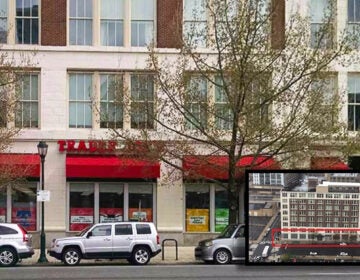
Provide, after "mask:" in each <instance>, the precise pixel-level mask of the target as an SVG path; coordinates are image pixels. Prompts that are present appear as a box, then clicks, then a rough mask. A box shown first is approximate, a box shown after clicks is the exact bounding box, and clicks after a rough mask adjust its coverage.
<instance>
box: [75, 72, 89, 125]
mask: <svg viewBox="0 0 360 280" xmlns="http://www.w3.org/2000/svg"><path fill="white" fill-rule="evenodd" d="M92 97H93V79H92V74H91V73H70V74H69V127H73V128H91V127H92V114H93V112H92Z"/></svg>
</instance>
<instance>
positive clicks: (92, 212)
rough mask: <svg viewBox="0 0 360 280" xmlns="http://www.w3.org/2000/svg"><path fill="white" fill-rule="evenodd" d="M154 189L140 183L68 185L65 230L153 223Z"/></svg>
mask: <svg viewBox="0 0 360 280" xmlns="http://www.w3.org/2000/svg"><path fill="white" fill-rule="evenodd" d="M155 190H156V185H155V184H154V183H144V182H69V183H68V194H69V195H68V197H69V200H68V204H67V205H68V206H67V207H68V213H69V217H68V223H67V226H68V230H69V231H81V230H82V229H84V228H85V227H86V226H88V225H89V224H93V223H105V222H117V221H130V220H139V221H147V222H153V221H154V217H155V209H156V205H155V201H156V200H155V197H156V191H155Z"/></svg>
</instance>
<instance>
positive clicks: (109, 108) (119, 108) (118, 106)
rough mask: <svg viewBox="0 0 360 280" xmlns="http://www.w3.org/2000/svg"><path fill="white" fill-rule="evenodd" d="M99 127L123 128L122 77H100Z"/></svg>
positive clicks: (107, 75)
mask: <svg viewBox="0 0 360 280" xmlns="http://www.w3.org/2000/svg"><path fill="white" fill-rule="evenodd" d="M100 83H101V84H100V88H101V89H100V127H101V128H122V127H123V77H122V76H121V75H113V74H112V75H110V74H106V75H100Z"/></svg>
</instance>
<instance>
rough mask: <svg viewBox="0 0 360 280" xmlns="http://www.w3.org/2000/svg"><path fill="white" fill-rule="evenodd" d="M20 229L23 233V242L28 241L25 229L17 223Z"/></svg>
mask: <svg viewBox="0 0 360 280" xmlns="http://www.w3.org/2000/svg"><path fill="white" fill-rule="evenodd" d="M18 226H19V228H20V230H21V233H22V235H23V241H24V242H28V241H29V236H28V235H27V231H26V229H24V228H23V227H22V226H21V225H18Z"/></svg>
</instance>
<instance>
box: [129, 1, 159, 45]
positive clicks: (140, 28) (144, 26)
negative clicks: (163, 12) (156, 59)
mask: <svg viewBox="0 0 360 280" xmlns="http://www.w3.org/2000/svg"><path fill="white" fill-rule="evenodd" d="M154 6H155V5H154V1H152V0H150V1H149V0H131V46H134V47H143V46H147V45H149V44H150V43H152V42H153V40H154V21H155V19H154V9H155V7H154Z"/></svg>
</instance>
